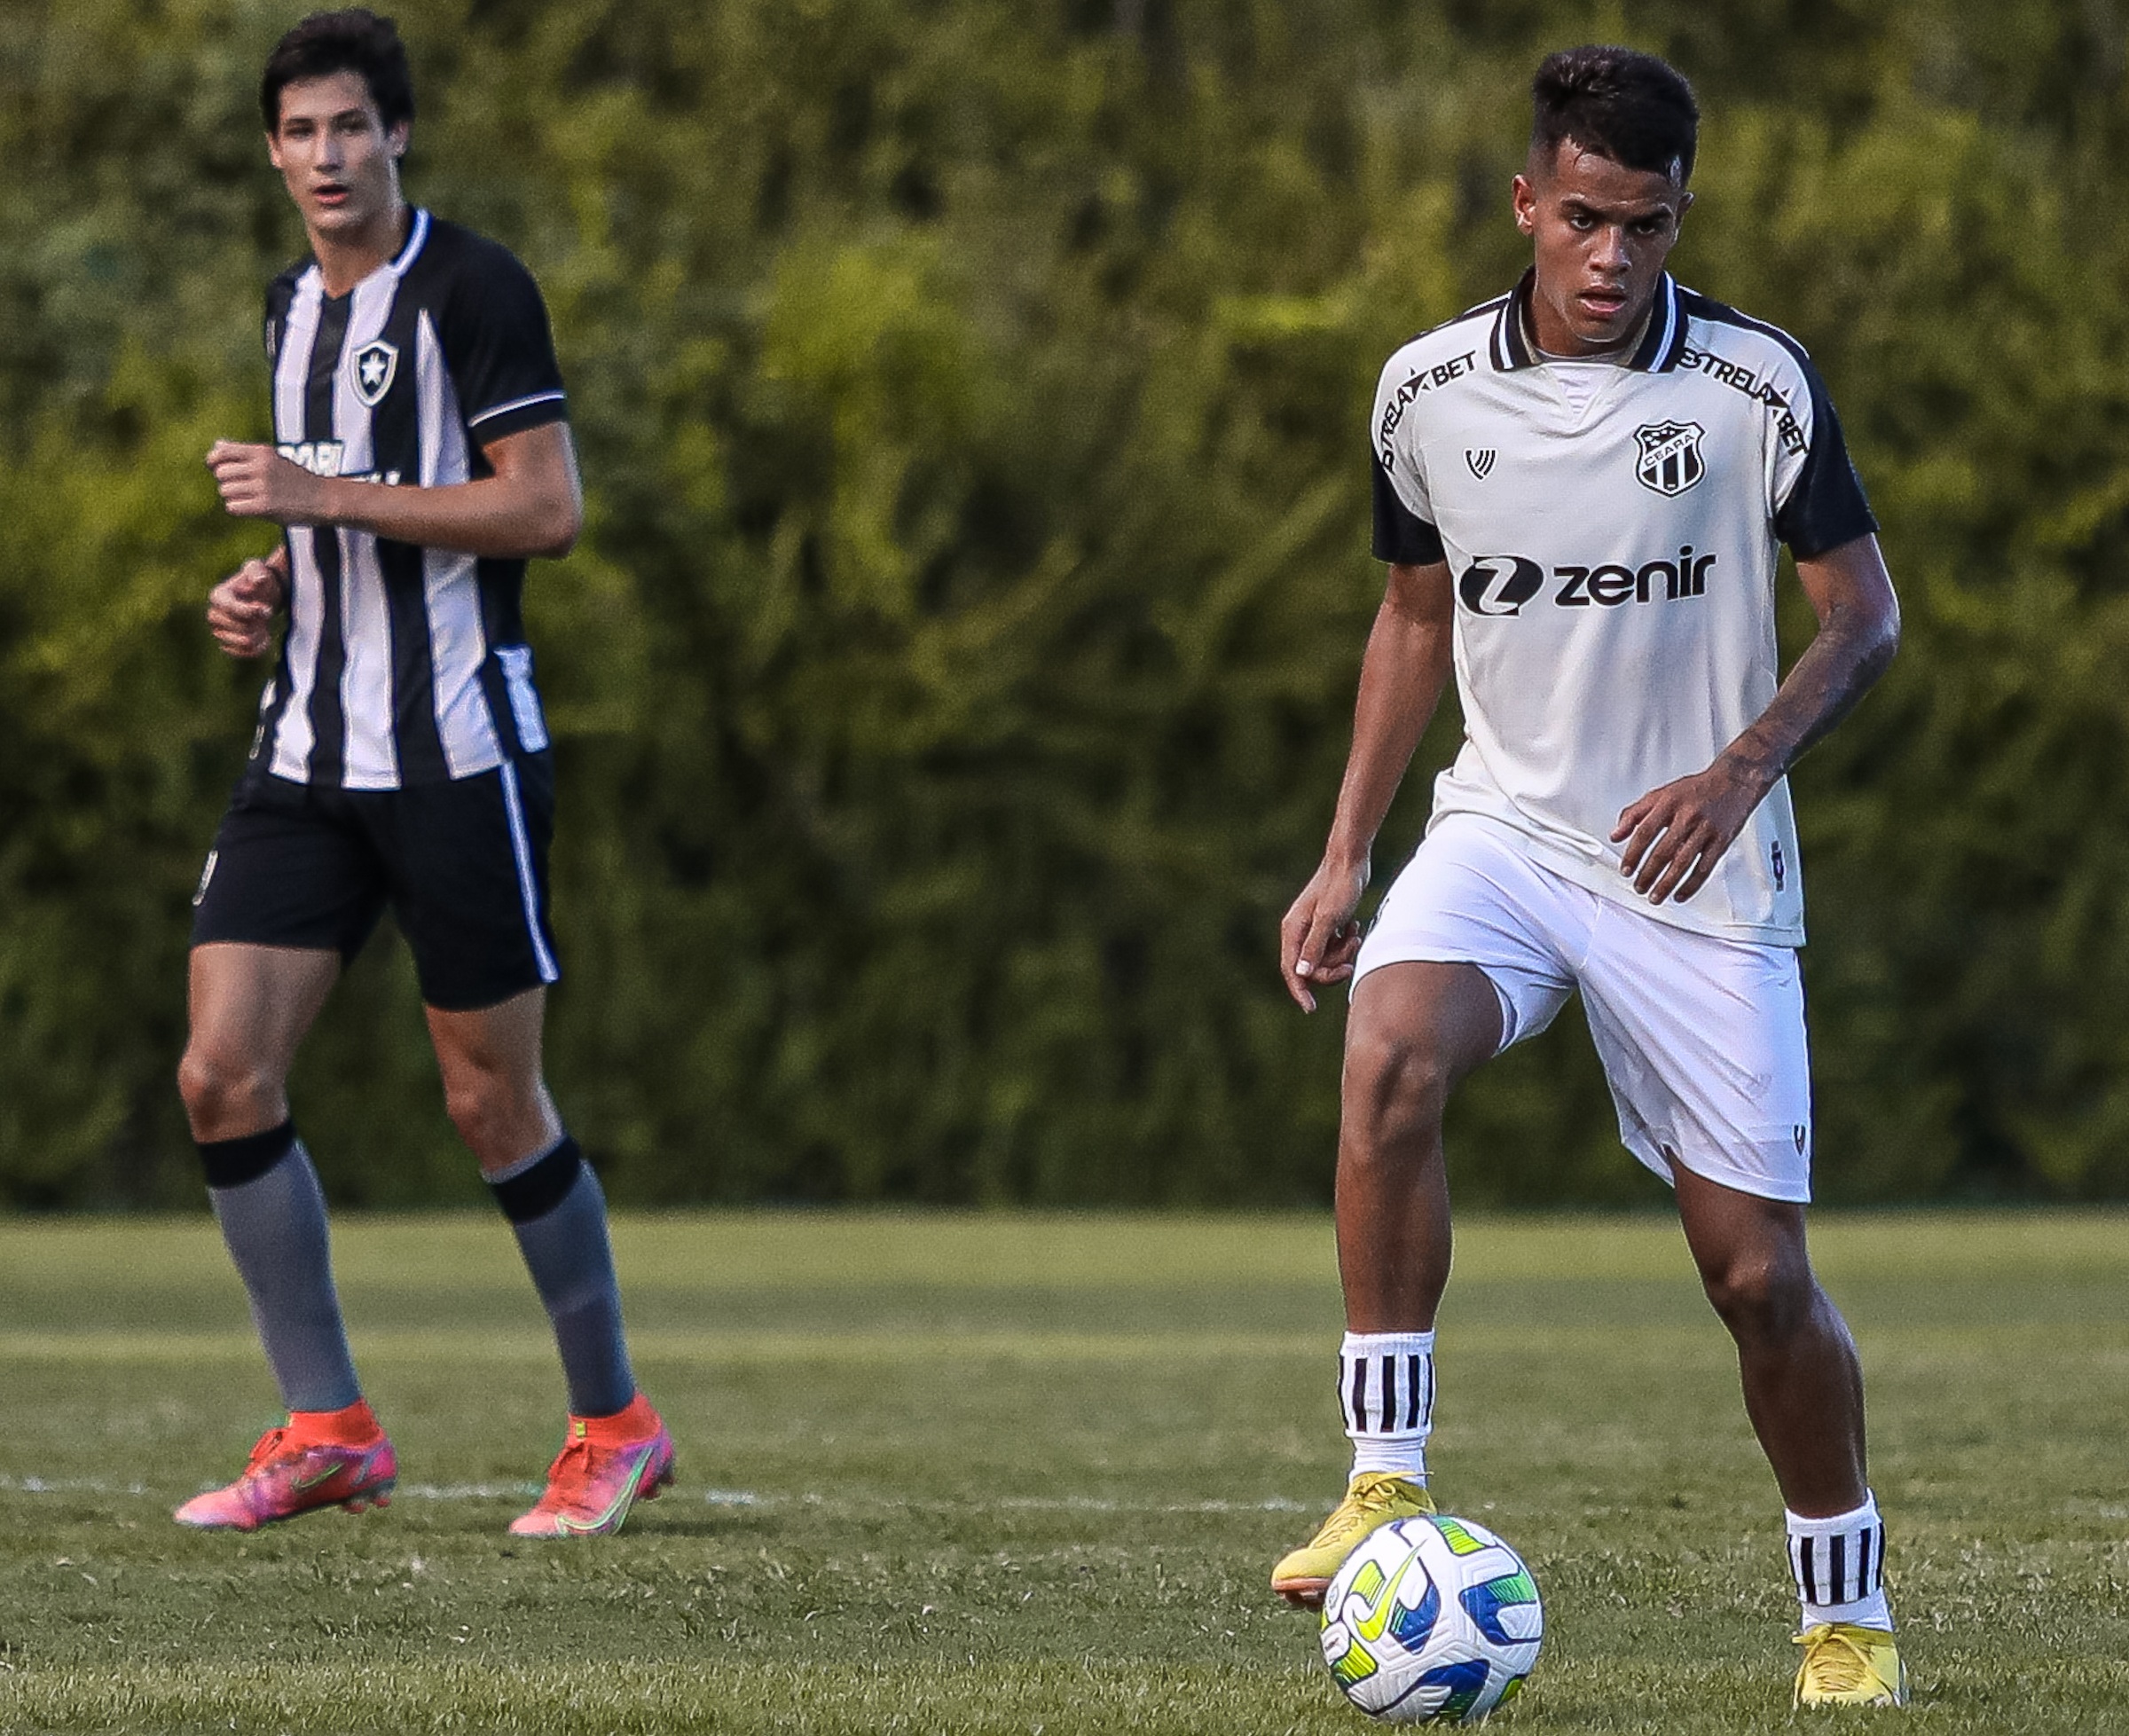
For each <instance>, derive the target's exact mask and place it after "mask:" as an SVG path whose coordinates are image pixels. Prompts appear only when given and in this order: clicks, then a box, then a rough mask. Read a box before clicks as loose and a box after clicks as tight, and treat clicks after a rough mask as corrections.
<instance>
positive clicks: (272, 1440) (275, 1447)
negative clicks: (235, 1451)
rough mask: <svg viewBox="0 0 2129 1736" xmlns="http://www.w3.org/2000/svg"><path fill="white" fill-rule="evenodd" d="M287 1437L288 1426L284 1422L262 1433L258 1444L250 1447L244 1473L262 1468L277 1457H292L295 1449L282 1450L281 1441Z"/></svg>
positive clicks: (247, 1473)
mask: <svg viewBox="0 0 2129 1736" xmlns="http://www.w3.org/2000/svg"><path fill="white" fill-rule="evenodd" d="M287 1438H288V1428H287V1425H286V1424H283V1425H282V1426H280V1427H279V1428H270V1429H268V1430H267V1431H266V1433H265V1434H262V1435H261V1436H260V1437H259V1443H258V1445H257V1446H255V1447H254V1448H253V1449H251V1457H249V1458H248V1459H247V1460H246V1461H245V1464H244V1473H245V1475H247V1476H249V1475H250V1474H251V1473H253V1472H254V1471H258V1470H263V1468H264V1467H265V1466H267V1465H271V1464H272V1463H274V1461H275V1460H277V1459H280V1458H290V1457H295V1449H291V1450H290V1451H288V1452H284V1451H283V1450H282V1442H284V1441H287Z"/></svg>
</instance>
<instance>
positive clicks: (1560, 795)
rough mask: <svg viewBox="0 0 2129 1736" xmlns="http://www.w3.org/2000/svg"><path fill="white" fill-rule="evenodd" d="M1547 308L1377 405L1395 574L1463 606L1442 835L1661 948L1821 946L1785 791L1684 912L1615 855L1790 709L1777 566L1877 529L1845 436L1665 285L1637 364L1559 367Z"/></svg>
mask: <svg viewBox="0 0 2129 1736" xmlns="http://www.w3.org/2000/svg"><path fill="white" fill-rule="evenodd" d="M1531 282H1532V279H1531V278H1530V277H1528V276H1526V277H1525V278H1524V279H1523V281H1522V283H1521V284H1520V286H1518V287H1517V288H1516V289H1515V290H1514V291H1513V292H1512V294H1510V295H1504V296H1502V297H1500V298H1499V299H1498V300H1497V301H1493V302H1487V303H1485V304H1484V305H1483V306H1481V307H1477V308H1473V310H1471V311H1470V312H1468V313H1466V314H1464V315H1462V316H1461V317H1459V318H1456V319H1452V320H1450V321H1449V324H1447V325H1446V326H1441V327H1439V328H1437V329H1436V330H1434V331H1432V332H1429V333H1426V334H1424V335H1422V336H1420V337H1418V338H1415V339H1414V340H1413V341H1412V342H1410V343H1408V344H1406V345H1405V346H1404V348H1403V349H1402V350H1399V351H1398V352H1397V353H1396V354H1395V355H1394V356H1393V357H1391V358H1390V361H1389V365H1388V366H1387V367H1386V368H1385V369H1384V370H1383V373H1382V381H1381V384H1380V386H1379V389H1378V390H1377V394H1376V399H1375V417H1374V423H1373V428H1372V433H1373V436H1374V438H1373V444H1374V447H1375V551H1376V553H1377V554H1379V556H1381V557H1382V558H1383V559H1385V560H1387V561H1393V562H1404V563H1408V564H1411V565H1429V564H1432V563H1434V562H1447V563H1448V564H1449V571H1450V575H1451V582H1452V584H1453V585H1454V586H1455V590H1456V614H1455V630H1454V643H1455V653H1456V672H1457V694H1458V697H1459V698H1460V699H1461V701H1462V703H1463V711H1464V725H1465V743H1464V749H1463V751H1462V752H1461V753H1460V754H1459V755H1458V756H1457V760H1456V763H1455V764H1454V765H1453V766H1450V767H1449V769H1448V770H1447V771H1445V772H1443V773H1442V775H1441V777H1440V778H1439V779H1438V780H1437V781H1436V782H1435V785H1434V812H1435V814H1436V815H1437V817H1438V816H1440V815H1442V814H1445V813H1478V814H1483V815H1486V816H1488V817H1489V818H1491V819H1493V820H1496V821H1500V822H1502V823H1504V824H1505V825H1508V826H1511V827H1512V828H1514V829H1516V830H1517V831H1519V832H1520V834H1521V835H1522V836H1523V837H1525V838H1526V839H1527V840H1528V842H1529V843H1530V844H1531V845H1532V846H1533V848H1534V849H1535V850H1536V852H1538V853H1539V854H1540V855H1541V856H1542V857H1543V859H1544V860H1545V862H1546V863H1547V865H1548V866H1550V867H1552V868H1556V869H1557V870H1558V871H1559V873H1560V874H1562V875H1564V876H1566V877H1567V878H1568V879H1571V880H1574V881H1576V882H1577V883H1579V884H1583V885H1585V886H1587V887H1589V888H1590V889H1591V891H1594V892H1599V893H1600V894H1602V895H1604V896H1606V897H1607V898H1613V899H1620V900H1622V901H1624V902H1627V903H1629V904H1631V905H1632V906H1633V907H1635V908H1636V909H1638V910H1639V911H1640V912H1641V914H1643V915H1647V916H1651V917H1654V918H1655V919H1656V920H1658V921H1660V922H1665V923H1675V924H1677V926H1679V927H1682V928H1689V929H1696V930H1700V931H1704V932H1708V933H1712V934H1717V935H1726V936H1731V937H1734V938H1737V939H1748V940H1756V941H1762V942H1772V943H1774V944H1777V945H1789V946H1795V945H1797V944H1800V943H1801V942H1802V940H1803V885H1802V882H1801V879H1800V876H1799V873H1798V868H1797V861H1796V830H1795V818H1794V816H1793V814H1792V813H1791V811H1790V806H1789V792H1788V786H1787V782H1782V783H1779V784H1777V785H1776V786H1775V788H1774V789H1772V791H1771V792H1770V793H1769V795H1768V797H1767V798H1766V800H1764V802H1762V803H1761V804H1760V805H1759V806H1758V807H1757V808H1756V810H1755V811H1754V812H1753V814H1752V817H1751V819H1750V820H1749V821H1748V822H1747V824H1746V827H1745V829H1744V831H1743V833H1742V834H1741V835H1740V837H1739V838H1738V840H1737V842H1736V843H1735V844H1733V845H1732V847H1731V849H1730V850H1729V851H1728V852H1727V853H1726V854H1725V855H1724V857H1723V860H1721V861H1720V862H1719V863H1718V864H1717V868H1716V871H1715V873H1714V875H1713V876H1711V877H1710V878H1709V882H1708V884H1706V885H1705V886H1703V887H1702V888H1701V890H1700V891H1699V892H1696V893H1695V894H1694V895H1693V898H1692V899H1689V900H1686V901H1685V902H1684V903H1680V902H1678V901H1677V900H1675V899H1673V900H1670V901H1669V902H1666V903H1664V904H1662V905H1651V904H1650V903H1649V902H1648V901H1647V900H1646V899H1642V898H1639V897H1638V896H1637V895H1636V893H1635V892H1634V890H1633V886H1632V884H1631V883H1630V881H1628V880H1626V879H1625V878H1624V877H1623V876H1622V875H1621V874H1620V872H1619V860H1620V848H1621V846H1620V845H1619V844H1615V843H1614V842H1613V841H1612V836H1611V835H1612V831H1613V829H1614V827H1615V826H1616V825H1617V824H1618V821H1619V815H1620V813H1621V811H1622V809H1624V808H1625V807H1627V806H1628V805H1630V803H1632V802H1635V801H1637V800H1638V799H1639V798H1640V797H1642V796H1644V795H1646V794H1647V793H1648V792H1649V791H1650V790H1652V789H1657V788H1659V787H1661V786H1662V785H1663V784H1666V783H1669V782H1671V781H1672V780H1673V779H1676V778H1682V777H1685V776H1688V775H1690V774H1693V773H1696V772H1701V771H1704V770H1705V769H1706V768H1707V767H1708V766H1709V764H1710V763H1711V762H1712V761H1713V760H1714V759H1715V757H1716V756H1717V754H1718V753H1720V752H1721V751H1722V750H1723V749H1724V747H1725V746H1727V745H1728V744H1729V743H1730V742H1732V741H1734V740H1735V739H1736V738H1737V736H1738V735H1740V734H1742V733H1743V731H1744V730H1745V729H1746V728H1747V727H1748V726H1749V725H1750V724H1751V723H1752V722H1753V721H1754V720H1755V719H1757V718H1758V716H1759V715H1760V713H1761V712H1762V711H1764V710H1765V709H1766V707H1767V705H1768V703H1769V702H1771V701H1772V699H1773V697H1774V693H1775V688H1776V686H1777V683H1778V679H1779V671H1778V668H1777V665H1776V661H1775V640H1774V580H1775V574H1776V571H1777V561H1778V559H1779V544H1781V543H1787V545H1788V546H1789V547H1790V549H1791V550H1792V551H1793V552H1794V553H1795V554H1796V555H1797V556H1798V557H1799V558H1800V559H1809V558H1811V556H1813V555H1817V554H1825V553H1827V551H1828V550H1831V549H1833V548H1835V547H1837V546H1840V545H1841V544H1842V543H1846V542H1849V541H1851V540H1853V539H1854V538H1858V537H1863V536H1867V535H1868V534H1870V532H1872V531H1873V530H1875V529H1876V528H1877V525H1876V521H1875V520H1874V518H1873V517H1872V516H1871V512H1870V507H1869V504H1868V502H1867V501H1866V499H1865V498H1864V493H1863V489H1862V485H1861V484H1860V483H1858V481H1857V479H1856V473H1855V469H1854V467H1853V466H1852V465H1851V464H1850V461H1849V455H1848V447H1847V444H1846V443H1845V442H1844V440H1843V439H1842V433H1841V424H1840V420H1839V419H1838V418H1837V417H1835V415H1834V406H1833V404H1832V402H1831V401H1830V400H1829V398H1828V397H1827V391H1826V387H1825V384H1824V382H1823V381H1820V379H1819V373H1818V371H1817V370H1816V369H1815V368H1813V367H1812V365H1811V360H1810V358H1809V357H1807V356H1806V355H1805V354H1804V352H1803V348H1802V346H1801V345H1799V344H1798V343H1797V342H1796V341H1795V339H1794V338H1792V337H1790V336H1788V335H1787V334H1786V333H1784V332H1780V331H1778V330H1776V329H1775V328H1774V327H1773V326H1768V325H1764V324H1763V323H1762V322H1760V321H1759V320H1756V319H1751V318H1747V317H1746V316H1745V315H1743V314H1740V313H1739V312H1737V311H1736V310H1734V309H1732V308H1727V307H1724V305H1722V303H1720V302H1715V301H1711V300H1710V299H1709V298H1708V297H1707V296H1705V295H1696V294H1694V293H1693V291H1692V290H1690V289H1686V288H1684V287H1681V286H1680V285H1678V284H1677V283H1675V282H1674V281H1672V279H1669V278H1668V277H1666V278H1665V279H1663V280H1662V285H1661V287H1659V288H1658V290H1657V293H1656V297H1655V302H1654V308H1653V310H1652V312H1651V314H1650V318H1649V322H1648V326H1647V330H1646V334H1645V335H1644V337H1643V339H1642V341H1641V342H1640V344H1639V345H1638V348H1637V349H1636V350H1635V351H1634V353H1633V354H1632V355H1630V356H1628V357H1623V358H1622V359H1618V360H1614V361H1598V360H1561V359H1559V358H1557V357H1546V356H1544V355H1542V354H1540V353H1538V352H1537V351H1536V350H1535V349H1534V348H1533V347H1532V345H1531V342H1530V340H1529V336H1528V312H1527V310H1528V301H1529V295H1530V288H1531Z"/></svg>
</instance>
